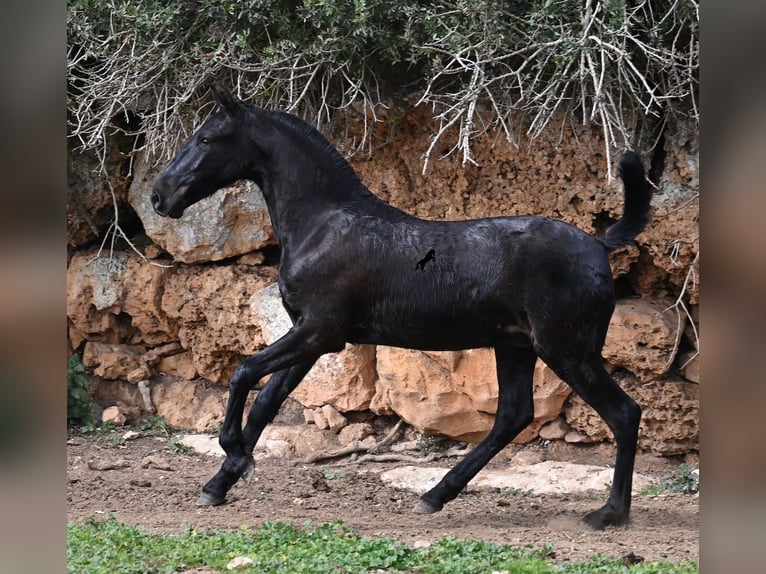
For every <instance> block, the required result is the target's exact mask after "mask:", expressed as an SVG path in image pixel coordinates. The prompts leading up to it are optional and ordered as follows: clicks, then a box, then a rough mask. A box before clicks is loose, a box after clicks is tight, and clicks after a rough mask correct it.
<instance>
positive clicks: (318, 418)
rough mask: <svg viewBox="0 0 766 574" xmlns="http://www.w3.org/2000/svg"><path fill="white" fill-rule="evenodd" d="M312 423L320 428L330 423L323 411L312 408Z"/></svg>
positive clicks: (326, 426) (327, 426)
mask: <svg viewBox="0 0 766 574" xmlns="http://www.w3.org/2000/svg"><path fill="white" fill-rule="evenodd" d="M314 424H315V425H316V426H317V428H319V429H320V430H325V429H328V428H330V423H329V422H328V421H327V417H326V416H324V412H323V411H322V409H315V410H314Z"/></svg>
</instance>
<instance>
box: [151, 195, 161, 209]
mask: <svg viewBox="0 0 766 574" xmlns="http://www.w3.org/2000/svg"><path fill="white" fill-rule="evenodd" d="M149 199H150V200H151V202H152V205H153V206H154V207H155V209H156V208H157V206H158V205H159V203H160V194H159V193H157V192H156V191H152V194H151V196H149Z"/></svg>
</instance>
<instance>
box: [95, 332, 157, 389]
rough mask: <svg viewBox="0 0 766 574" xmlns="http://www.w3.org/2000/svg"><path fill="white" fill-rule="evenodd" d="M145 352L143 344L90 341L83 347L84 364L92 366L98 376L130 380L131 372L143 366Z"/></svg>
mask: <svg viewBox="0 0 766 574" xmlns="http://www.w3.org/2000/svg"><path fill="white" fill-rule="evenodd" d="M144 352H146V347H144V346H143V345H115V344H109V343H97V342H93V341H89V342H88V343H86V344H85V348H84V349H83V353H82V362H83V365H84V366H86V367H89V368H92V369H93V374H94V375H96V376H99V377H103V378H104V379H124V380H130V379H129V378H128V377H129V375H130V373H132V372H133V371H135V370H136V369H138V368H140V367H141V356H142V355H143V354H144ZM143 378H145V377H143ZM138 380H141V379H138ZM138 380H137V381H138ZM137 381H130V382H137Z"/></svg>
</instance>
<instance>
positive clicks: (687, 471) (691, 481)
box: [642, 463, 700, 494]
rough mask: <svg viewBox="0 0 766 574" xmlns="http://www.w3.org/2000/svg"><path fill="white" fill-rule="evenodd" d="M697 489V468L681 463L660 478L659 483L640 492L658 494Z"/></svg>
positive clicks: (692, 492) (691, 492)
mask: <svg viewBox="0 0 766 574" xmlns="http://www.w3.org/2000/svg"><path fill="white" fill-rule="evenodd" d="M699 489H700V475H699V469H698V468H697V467H695V466H693V465H691V464H686V463H683V464H681V465H680V466H679V467H678V468H677V469H676V470H675V471H673V472H672V473H670V474H668V475H665V476H663V477H662V478H660V482H659V484H653V485H652V486H649V487H647V488H645V489H644V490H643V491H642V494H659V493H661V492H680V493H683V494H694V493H695V492H698V491H699Z"/></svg>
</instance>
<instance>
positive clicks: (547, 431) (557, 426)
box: [540, 417, 571, 440]
mask: <svg viewBox="0 0 766 574" xmlns="http://www.w3.org/2000/svg"><path fill="white" fill-rule="evenodd" d="M570 430H571V429H570V427H569V425H568V424H567V422H566V420H564V418H563V417H558V418H557V419H555V420H552V421H551V422H549V423H545V424H544V425H543V426H542V428H541V429H540V438H542V439H545V440H561V439H563V438H564V437H565V436H566V435H567V433H568V432H569V431H570Z"/></svg>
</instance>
